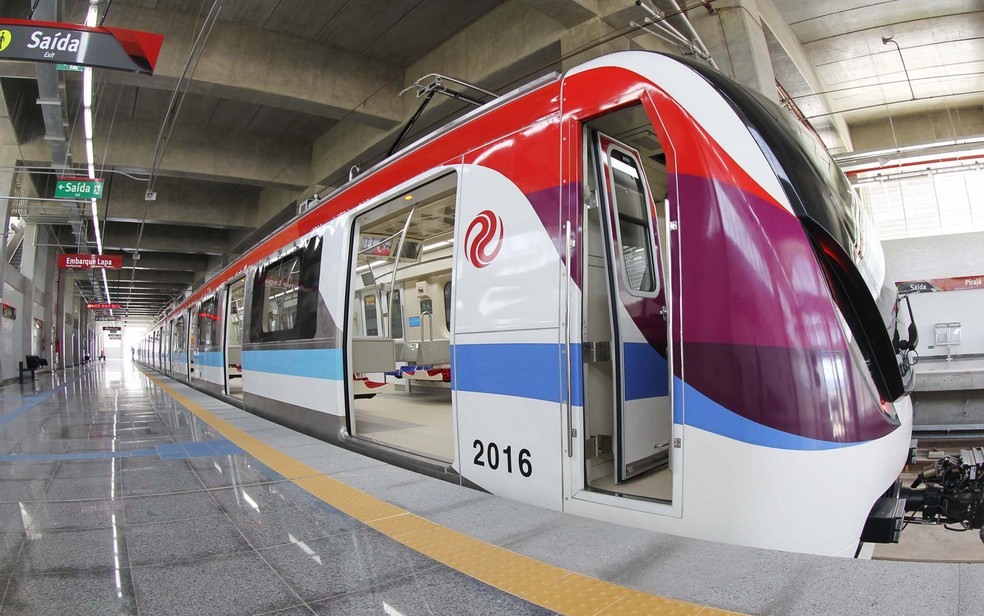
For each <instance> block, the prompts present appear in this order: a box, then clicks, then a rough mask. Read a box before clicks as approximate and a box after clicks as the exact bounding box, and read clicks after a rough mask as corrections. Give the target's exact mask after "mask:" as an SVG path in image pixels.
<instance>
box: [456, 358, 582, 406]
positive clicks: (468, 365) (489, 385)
mask: <svg viewBox="0 0 984 616" xmlns="http://www.w3.org/2000/svg"><path fill="white" fill-rule="evenodd" d="M564 348H565V347H564V346H563V345H557V344H551V343H539V344H527V343H504V344H456V345H454V346H453V347H451V365H452V366H453V369H452V370H451V387H452V388H453V389H455V390H457V391H470V392H475V393H483V394H500V395H503V396H517V397H520V398H532V399H534V400H546V401H548V402H563V401H564V400H565V399H566V397H567V391H566V390H567V380H566V376H567V375H566V371H565V370H562V369H561V366H562V365H563V364H564V363H566V362H565V361H564V357H563V353H564ZM571 354H572V355H573V356H574V365H575V366H577V365H580V358H581V346H580V345H571ZM582 389H583V388H582V386H581V374H580V371H576V372H575V374H574V381H573V387H572V388H571V393H572V396H571V399H572V401H573V403H574V404H575V405H577V406H580V405H581V404H583V402H582V395H581V394H582Z"/></svg>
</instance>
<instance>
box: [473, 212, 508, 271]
mask: <svg viewBox="0 0 984 616" xmlns="http://www.w3.org/2000/svg"><path fill="white" fill-rule="evenodd" d="M497 234H498V237H496V235H497ZM500 248H502V219H501V218H499V217H498V216H496V215H495V213H494V212H493V211H492V210H485V211H483V212H481V213H479V215H478V216H476V217H475V220H473V221H471V224H469V225H468V231H466V232H465V256H467V257H468V261H469V262H470V263H471V264H472V265H474V266H475V267H477V268H479V269H481V268H483V267H485V266H486V265H488V264H489V263H492V260H493V259H495V256H496V255H497V254H499V249H500Z"/></svg>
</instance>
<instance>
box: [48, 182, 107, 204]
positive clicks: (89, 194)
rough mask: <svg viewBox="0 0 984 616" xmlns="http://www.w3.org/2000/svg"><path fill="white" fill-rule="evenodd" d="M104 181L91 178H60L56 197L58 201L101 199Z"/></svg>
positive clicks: (56, 186) (56, 188)
mask: <svg viewBox="0 0 984 616" xmlns="http://www.w3.org/2000/svg"><path fill="white" fill-rule="evenodd" d="M102 195H103V181H102V180H101V179H98V180H90V179H89V178H58V183H57V184H55V197H56V198H58V199H101V198H102Z"/></svg>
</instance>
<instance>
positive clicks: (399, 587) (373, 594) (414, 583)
mask: <svg viewBox="0 0 984 616" xmlns="http://www.w3.org/2000/svg"><path fill="white" fill-rule="evenodd" d="M383 606H388V609H387V608H386V607H383ZM311 607H312V608H313V609H314V611H315V612H316V613H318V614H346V615H347V616H370V615H372V616H375V615H376V614H380V613H383V612H384V611H385V613H388V614H406V615H408V616H409V615H410V614H429V615H433V616H444V615H447V616H458V615H459V614H469V616H471V615H474V616H495V615H502V616H513V615H530V616H534V615H537V616H538V615H541V614H542V615H544V616H546V615H548V614H551V613H552V612H551V611H550V610H546V609H544V608H542V607H540V606H538V605H535V604H532V603H529V602H527V601H523V600H522V599H519V598H517V597H514V596H512V595H510V594H507V593H504V592H502V591H501V590H496V589H495V588H493V587H491V586H488V585H487V584H483V583H482V582H479V581H477V580H474V579H472V578H470V577H468V576H466V575H464V574H461V573H458V572H457V571H453V570H451V569H449V568H447V567H445V566H444V565H440V566H437V567H434V568H432V569H428V570H426V571H422V572H417V573H412V574H410V575H407V576H404V577H401V578H397V579H394V580H387V581H386V582H384V583H382V584H379V585H376V586H373V587H372V588H367V589H364V590H360V591H356V592H352V593H348V594H345V595H342V596H338V597H334V598H332V599H329V600H327V601H322V602H315V603H312V604H311ZM381 608H382V609H381Z"/></svg>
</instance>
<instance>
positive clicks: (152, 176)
mask: <svg viewBox="0 0 984 616" xmlns="http://www.w3.org/2000/svg"><path fill="white" fill-rule="evenodd" d="M205 2H206V0H202V8H203V9H204V7H205ZM222 2H223V0H213V2H212V6H211V8H209V11H208V14H207V15H206V16H205V19H204V21H203V22H202V26H201V28H199V30H198V32H197V34H196V35H195V38H194V40H193V41H192V45H191V50H190V51H189V52H188V59H187V60H186V61H185V65H184V68H183V69H182V71H181V76H180V77H179V78H178V82H177V83H176V84H175V86H174V91H173V92H172V93H171V100H170V101H169V102H168V106H167V110H166V111H165V112H164V118H163V120H162V122H161V129H160V132H159V133H158V135H157V143H156V144H155V146H154V160H153V163H152V165H151V168H150V173H149V175H148V177H147V195H146V196H147V197H150V194H151V193H153V191H154V183H155V181H156V179H157V171H158V169H159V168H160V164H161V161H162V160H163V158H164V152H165V151H166V149H167V144H168V141H169V140H170V138H171V133H172V131H173V130H174V127H175V126H176V124H177V120H178V115H179V113H180V112H181V106H182V104H183V103H184V99H185V96H186V95H187V94H188V86H189V84H190V83H191V77H192V76H193V75H194V74H195V70H196V69H197V68H198V62H199V60H201V56H202V53H203V52H204V50H205V44H206V43H207V42H208V38H209V35H210V34H211V33H212V28H213V27H215V23H216V21H218V17H219V11H220V10H221V9H222ZM199 15H201V11H199ZM149 204H150V201H149V199H144V211H143V216H142V217H141V219H140V227H139V228H138V230H137V241H136V244H135V245H134V252H133V259H134V260H135V261H136V260H137V259H139V258H140V244H141V242H142V241H143V232H144V227H145V226H146V224H147V211H148V206H149ZM135 276H136V263H134V267H133V268H131V271H130V290H129V292H128V295H127V304H129V302H130V299H131V298H132V296H133V281H134V279H135Z"/></svg>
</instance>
